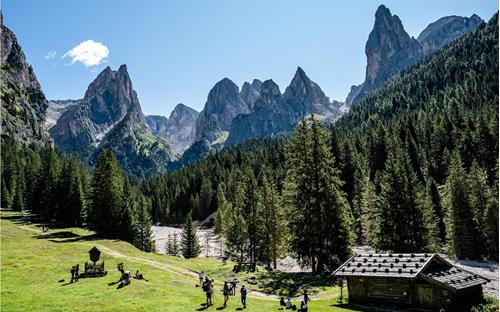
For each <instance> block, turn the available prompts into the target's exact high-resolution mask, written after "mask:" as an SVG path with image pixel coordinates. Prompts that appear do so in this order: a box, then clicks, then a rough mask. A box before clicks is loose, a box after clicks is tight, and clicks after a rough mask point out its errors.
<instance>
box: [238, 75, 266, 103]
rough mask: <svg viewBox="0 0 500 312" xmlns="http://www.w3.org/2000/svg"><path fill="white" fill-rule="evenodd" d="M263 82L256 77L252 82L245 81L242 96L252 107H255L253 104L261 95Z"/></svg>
mask: <svg viewBox="0 0 500 312" xmlns="http://www.w3.org/2000/svg"><path fill="white" fill-rule="evenodd" d="M261 86H262V83H261V82H260V80H257V79H254V81H253V83H252V84H250V83H248V82H246V81H245V83H243V86H242V87H241V92H240V95H241V98H242V99H243V100H244V101H245V102H246V103H247V104H248V106H249V107H250V108H252V107H253V104H254V103H255V101H256V100H257V98H258V97H259V96H260V89H261Z"/></svg>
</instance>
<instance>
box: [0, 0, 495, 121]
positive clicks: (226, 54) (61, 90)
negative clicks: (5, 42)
mask: <svg viewBox="0 0 500 312" xmlns="http://www.w3.org/2000/svg"><path fill="white" fill-rule="evenodd" d="M380 4H385V5H386V6H387V7H388V8H389V9H390V10H391V12H392V14H396V15H398V16H399V17H400V19H401V20H402V22H403V26H404V27H405V29H406V31H407V32H408V33H409V34H410V35H413V36H415V37H417V36H418V34H419V33H420V32H421V31H422V30H423V29H424V28H425V27H426V26H427V25H428V24H429V23H431V22H433V21H435V20H437V19H438V18H440V17H443V16H446V15H462V16H470V15H472V14H473V13H476V14H478V15H479V16H480V17H481V18H483V19H485V20H488V19H489V18H490V17H491V16H492V15H493V14H494V13H495V12H496V11H497V10H498V2H497V0H476V1H465V0H460V1H459V0H440V1H437V0H420V1H401V0H399V1H397V0H395V1H383V2H381V1H380V0H379V1H371V0H365V1H361V0H349V1H333V0H324V1H319V0H318V1H316V0H307V1H305V0H301V1H295V0H286V1H285V0H275V1H271V0H252V1H236V0H232V1H231V0H211V1H201V0H200V1H190V0H183V1H180V0H179V1H159V0H157V1H152V0H141V1H139V0H135V1H132V0H71V1H68V0H45V1H40V0H3V1H2V12H3V16H4V22H5V24H6V25H7V26H8V27H9V28H11V29H12V30H13V31H14V32H15V33H16V35H17V37H18V40H19V42H20V44H21V46H22V48H23V50H24V52H25V54H26V56H27V58H28V62H29V63H31V64H32V65H33V68H34V69H35V73H36V74H37V76H38V79H39V80H40V83H41V85H42V88H43V90H44V92H45V94H46V95H47V97H48V98H49V99H67V98H72V99H76V98H81V97H83V94H84V93H85V90H86V88H87V86H88V84H89V83H90V82H91V81H92V80H93V79H94V78H95V76H96V75H97V73H98V72H100V71H101V70H102V69H104V68H105V67H106V66H111V68H113V69H117V68H118V66H119V65H121V64H127V66H128V70H129V73H130V76H131V78H132V82H133V85H134V88H135V90H136V91H137V93H138V96H139V100H140V102H141V105H142V109H143V111H144V113H145V114H160V115H167V116H168V115H169V114H170V112H171V110H172V109H173V107H174V106H175V105H176V104H177V103H181V102H182V103H184V104H186V105H188V106H191V107H193V108H195V109H197V110H201V109H202V108H203V105H204V104H205V101H206V97H207V95H208V92H209V90H210V88H211V87H212V86H213V85H214V84H215V83H216V82H217V81H219V80H220V79H222V78H224V77H228V78H230V79H231V80H233V81H234V82H235V83H236V84H238V85H240V86H241V84H242V83H243V82H244V81H245V80H249V81H251V80H252V79H253V78H259V79H261V80H265V79H269V78H272V79H273V80H274V81H275V82H276V83H278V85H279V86H280V89H281V90H282V91H284V89H285V88H286V86H287V85H288V84H289V82H290V80H291V79H292V76H293V74H294V73H295V70H296V68H297V66H301V67H302V68H303V69H304V71H305V72H306V73H307V74H308V76H309V77H310V78H311V79H312V80H314V81H316V82H317V83H318V84H319V85H320V86H321V88H322V89H323V91H325V93H326V94H327V95H328V96H330V97H331V98H333V99H338V100H342V101H343V100H344V99H345V97H346V95H347V93H348V91H349V88H350V86H351V85H352V84H357V83H360V82H361V81H363V79H364V74H365V66H366V56H365V54H364V47H365V43H366V40H367V38H368V34H369V32H370V31H371V29H372V27H373V22H374V14H375V11H376V9H377V7H378V6H379V5H380ZM87 40H92V42H90V43H91V48H95V49H97V52H96V53H95V55H90V56H89V55H88V54H85V55H83V56H82V55H80V54H79V53H78V52H79V51H80V52H81V51H82V48H84V47H85V46H86V45H84V46H81V47H80V48H79V49H74V48H75V47H76V46H78V44H80V43H82V42H85V41H87ZM87 43H89V42H87ZM72 49H74V50H72ZM70 50H72V52H69V53H68V51H70ZM83 50H85V49H83ZM92 51H93V50H92ZM65 54H66V57H64V58H63V59H61V57H62V56H64V55H65ZM106 55H107V57H106V58H104V59H102V60H101V58H103V57H104V56H106ZM72 56H73V58H76V59H79V60H80V61H75V62H74V63H73V64H71V63H72ZM84 62H85V63H86V64H87V65H88V66H86V65H85V64H84ZM98 62H99V64H98V65H94V64H96V63H98Z"/></svg>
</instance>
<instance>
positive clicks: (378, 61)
mask: <svg viewBox="0 0 500 312" xmlns="http://www.w3.org/2000/svg"><path fill="white" fill-rule="evenodd" d="M481 22H482V20H481V18H479V16H477V15H475V14H474V15H472V16H471V17H470V18H467V17H460V16H447V17H443V18H441V19H439V20H437V21H436V22H434V23H431V24H430V25H429V26H427V28H426V29H425V30H424V31H423V32H422V33H421V34H420V35H419V36H418V40H417V39H415V38H413V37H410V35H408V34H407V33H406V31H405V30H404V27H403V24H402V23H401V20H400V19H399V17H398V16H396V15H392V14H391V11H390V10H389V9H388V8H387V7H385V6H384V5H381V6H379V7H378V9H377V12H376V13H375V23H374V26H373V30H372V31H371V32H370V35H369V36H368V41H367V42H366V47H365V53H366V58H367V65H366V75H365V81H364V82H363V83H362V84H360V85H358V86H352V87H351V91H350V93H349V95H348V96H347V98H346V101H345V103H346V106H348V107H350V106H351V105H352V104H354V103H355V102H357V101H359V100H360V99H361V98H363V97H364V96H365V95H366V94H367V93H369V92H371V91H372V90H374V89H376V88H378V87H379V86H381V85H382V84H383V83H384V82H385V81H387V80H388V79H389V78H391V77H392V76H393V75H394V74H396V73H398V72H400V71H401V70H403V69H405V68H407V67H408V66H410V65H413V64H415V63H416V62H418V61H419V60H421V59H422V57H424V56H425V55H427V54H429V53H432V52H434V51H436V50H437V49H439V48H441V47H442V46H444V45H445V44H447V43H450V42H451V41H453V40H455V39H457V38H458V37H460V36H462V35H464V34H466V33H468V32H470V31H472V30H474V29H475V28H477V26H479V24H480V23H481Z"/></svg>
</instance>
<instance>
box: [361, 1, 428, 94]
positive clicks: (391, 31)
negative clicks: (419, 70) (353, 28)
mask: <svg viewBox="0 0 500 312" xmlns="http://www.w3.org/2000/svg"><path fill="white" fill-rule="evenodd" d="M365 53H366V57H367V60H368V64H367V67H366V81H365V83H366V84H368V85H372V86H374V87H378V86H379V85H380V84H381V83H382V82H383V81H385V80H387V78H388V77H389V76H391V75H393V74H394V73H395V72H398V71H400V70H401V69H403V68H404V67H406V66H408V65H410V64H412V63H414V62H416V60H418V59H419V58H420V56H421V48H420V45H419V43H418V41H417V40H416V39H414V38H412V37H410V35H408V33H406V31H405V29H404V27H403V24H402V23H401V20H400V19H399V17H398V16H397V15H392V14H391V11H390V10H389V9H388V8H386V7H385V6H384V5H381V6H379V8H378V9H377V12H376V13H375V23H374V26H373V30H372V31H371V33H370V35H369V36H368V41H367V42H366V47H365Z"/></svg>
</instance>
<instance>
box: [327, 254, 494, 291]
mask: <svg viewBox="0 0 500 312" xmlns="http://www.w3.org/2000/svg"><path fill="white" fill-rule="evenodd" d="M431 263H432V265H431ZM333 275H334V276H358V277H388V278H392V277H398V278H409V279H412V278H421V279H423V280H427V281H428V282H431V283H434V284H438V285H440V286H442V287H445V288H448V289H452V290H460V289H464V288H468V287H473V286H478V285H481V284H484V283H486V282H488V280H487V279H486V278H484V277H481V276H479V275H477V274H474V273H471V272H468V271H466V270H463V269H460V268H457V267H454V266H453V265H452V264H451V263H449V262H448V261H446V260H445V259H443V258H441V257H440V256H438V255H437V254H432V253H417V254H357V255H354V256H353V257H351V258H350V259H349V260H347V261H346V262H345V263H344V264H342V265H341V266H340V267H339V268H338V269H337V270H336V271H335V272H334V273H333Z"/></svg>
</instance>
